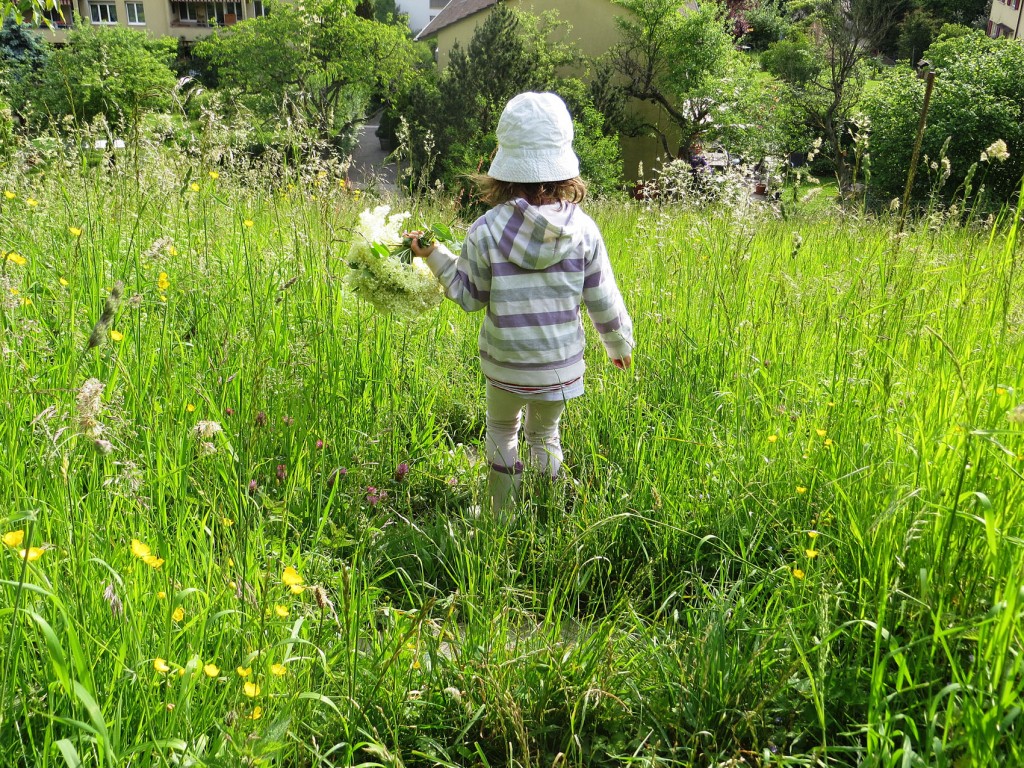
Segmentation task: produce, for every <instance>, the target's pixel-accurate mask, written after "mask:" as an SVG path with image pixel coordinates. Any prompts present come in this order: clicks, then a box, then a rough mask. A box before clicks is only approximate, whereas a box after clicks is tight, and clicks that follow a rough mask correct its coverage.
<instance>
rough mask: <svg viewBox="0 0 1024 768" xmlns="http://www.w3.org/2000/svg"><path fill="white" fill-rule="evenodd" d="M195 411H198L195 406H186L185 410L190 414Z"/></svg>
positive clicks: (190, 404) (189, 404)
mask: <svg viewBox="0 0 1024 768" xmlns="http://www.w3.org/2000/svg"><path fill="white" fill-rule="evenodd" d="M195 409H196V407H195V406H194V405H192V403H188V404H187V405H186V406H185V410H186V411H188V412H189V413H192V412H193V411H195Z"/></svg>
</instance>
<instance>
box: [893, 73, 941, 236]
mask: <svg viewBox="0 0 1024 768" xmlns="http://www.w3.org/2000/svg"><path fill="white" fill-rule="evenodd" d="M934 85H935V72H933V71H932V70H928V74H927V75H925V86H924V104H923V105H921V119H920V120H919V121H918V123H917V138H916V139H914V153H913V154H912V155H911V156H910V170H908V171H907V188H906V189H904V190H903V211H902V214H901V215H900V227H899V231H900V232H902V231H903V225H904V224H905V223H906V221H907V208H908V206H909V205H910V190H911V189H912V188H913V186H914V175H915V174H916V173H917V164H918V162H920V160H921V142H922V141H924V128H925V125H926V124H927V122H928V105H929V104H931V101H932V87H933V86H934Z"/></svg>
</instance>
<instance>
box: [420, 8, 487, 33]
mask: <svg viewBox="0 0 1024 768" xmlns="http://www.w3.org/2000/svg"><path fill="white" fill-rule="evenodd" d="M497 4H498V0H449V3H448V5H446V6H445V7H444V8H443V9H442V10H441V12H440V13H439V14H437V16H435V17H434V18H433V20H432V21H431V22H430V23H429V24H427V26H425V27H424V28H423V29H421V30H420V33H419V34H418V35H416V39H417V40H426V39H427V38H428V37H432V36H433V35H436V34H437V33H438V32H440V31H441V30H442V29H444V28H445V27H448V26H451V25H452V24H454V23H455V22H457V21H461V20H462V19H464V18H466V17H467V16H472V15H473V14H474V13H479V12H480V11H486V10H487V9H488V8H490V7H491V6H493V5H497Z"/></svg>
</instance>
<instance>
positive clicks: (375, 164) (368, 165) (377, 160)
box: [348, 121, 396, 192]
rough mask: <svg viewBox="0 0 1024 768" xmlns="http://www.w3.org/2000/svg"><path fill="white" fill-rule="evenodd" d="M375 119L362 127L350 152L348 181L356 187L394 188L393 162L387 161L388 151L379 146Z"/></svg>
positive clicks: (384, 189) (391, 189)
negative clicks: (350, 161)
mask: <svg viewBox="0 0 1024 768" xmlns="http://www.w3.org/2000/svg"><path fill="white" fill-rule="evenodd" d="M377 125H378V123H377V122H376V121H374V122H371V123H367V124H366V125H364V126H363V127H362V129H361V130H360V133H359V138H358V139H357V141H356V148H355V149H354V150H353V152H352V165H351V167H350V168H349V172H348V175H349V181H350V182H351V184H352V186H353V187H354V188H356V189H369V188H375V189H378V190H382V191H388V192H393V191H394V190H395V175H396V174H395V164H394V163H389V162H388V153H387V152H385V151H384V150H382V149H381V148H380V142H379V141H378V139H377V135H376V133H375V132H376V130H377Z"/></svg>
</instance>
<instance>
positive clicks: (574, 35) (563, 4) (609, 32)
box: [416, 0, 998, 180]
mask: <svg viewBox="0 0 1024 768" xmlns="http://www.w3.org/2000/svg"><path fill="white" fill-rule="evenodd" d="M501 1H502V0H450V2H448V4H447V5H445V7H444V9H443V10H442V11H441V12H440V13H438V14H437V16H436V17H435V18H434V19H433V20H432V21H431V22H430V23H429V24H427V26H426V27H424V28H423V30H422V31H421V32H420V33H419V34H418V35H417V36H416V39H417V40H427V39H432V40H434V41H435V42H436V44H437V50H436V53H435V59H436V61H437V66H438V68H440V69H444V68H445V67H446V66H448V61H449V58H450V56H451V50H452V46H453V45H454V44H455V43H456V41H458V42H459V43H460V44H461V45H463V46H465V45H467V44H468V43H469V41H470V40H471V39H472V37H473V32H474V31H475V30H476V28H477V26H478V25H479V24H480V23H481V22H482V21H483V20H484V19H485V18H486V16H487V12H488V11H489V10H490V9H491V8H492V7H493V6H494V5H496V4H497V3H498V2H501ZM504 2H507V3H508V4H509V5H512V6H515V7H517V8H520V9H522V10H524V11H527V12H529V13H533V14H540V13H543V12H545V11H551V10H556V11H558V15H559V18H560V19H562V20H563V21H566V22H568V23H569V25H570V27H571V29H570V31H569V34H568V38H567V40H566V41H567V42H569V41H572V42H574V43H575V44H576V46H577V47H578V48H579V49H580V51H581V52H582V53H583V54H584V55H586V56H588V57H591V58H596V57H598V56H601V55H603V54H604V53H607V52H608V50H609V49H611V48H612V46H614V45H615V44H616V43H617V42H618V41H619V28H618V24H617V23H616V21H615V19H616V18H617V17H619V16H623V15H625V14H626V13H628V12H627V11H626V10H625V9H624V8H622V7H620V6H618V5H616V4H614V3H613V2H612V1H611V0H504ZM997 2H998V0H997ZM637 108H638V109H639V110H640V111H641V112H642V113H643V115H644V117H645V118H646V119H647V120H649V121H650V122H652V123H653V124H654V125H656V126H658V127H659V128H664V130H665V131H666V133H668V134H669V135H673V134H675V133H676V130H675V128H674V127H673V124H672V121H671V120H669V119H668V117H667V115H665V114H664V112H663V111H662V110H661V108H659V107H655V106H654V105H650V104H641V105H638V106H637ZM621 146H622V164H623V174H624V176H625V177H626V178H627V179H633V180H635V179H636V178H637V177H638V176H639V168H640V167H641V164H643V167H645V168H648V169H649V168H651V167H653V166H654V165H655V163H656V161H657V159H658V157H659V156H660V155H661V146H660V145H659V144H658V143H657V142H656V141H655V140H654V139H653V138H650V137H640V138H633V137H627V136H623V137H622V138H621Z"/></svg>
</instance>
